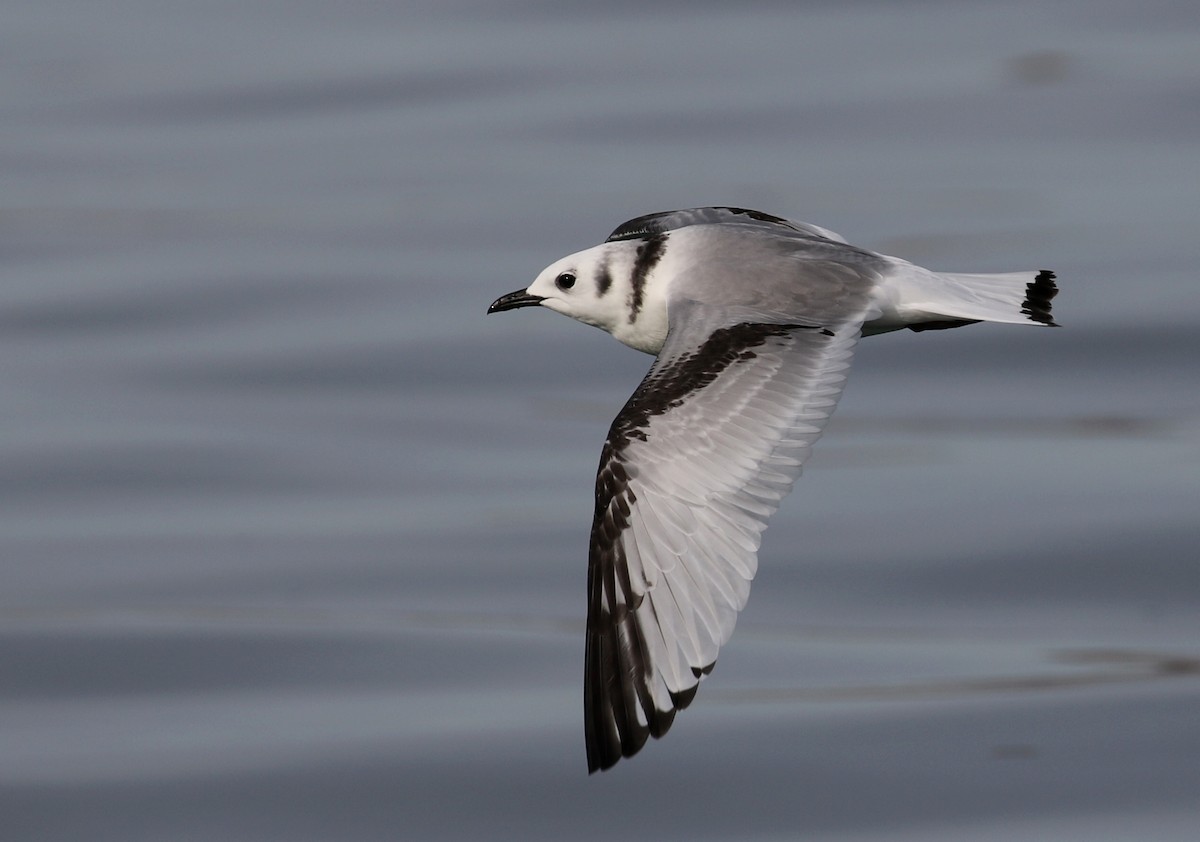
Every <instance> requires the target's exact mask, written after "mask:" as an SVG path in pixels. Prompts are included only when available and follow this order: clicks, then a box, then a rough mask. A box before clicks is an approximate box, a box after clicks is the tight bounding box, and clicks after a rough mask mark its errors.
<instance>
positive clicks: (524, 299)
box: [488, 289, 545, 313]
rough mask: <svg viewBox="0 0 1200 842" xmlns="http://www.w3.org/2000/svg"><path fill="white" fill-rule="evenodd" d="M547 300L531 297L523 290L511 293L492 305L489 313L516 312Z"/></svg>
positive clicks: (537, 296) (538, 296) (535, 296)
mask: <svg viewBox="0 0 1200 842" xmlns="http://www.w3.org/2000/svg"><path fill="white" fill-rule="evenodd" d="M544 300H545V299H543V298H542V296H540V295H530V294H529V293H527V292H526V291H525V290H523V289H519V290H517V291H516V292H510V293H509V294H508V295H502V296H500V297H499V298H497V299H496V300H495V301H493V302H492V303H491V306H489V307H488V312H489V313H499V312H500V311H501V310H515V309H517V308H518V307H533V306H534V305H536V304H541V303H542V301H544Z"/></svg>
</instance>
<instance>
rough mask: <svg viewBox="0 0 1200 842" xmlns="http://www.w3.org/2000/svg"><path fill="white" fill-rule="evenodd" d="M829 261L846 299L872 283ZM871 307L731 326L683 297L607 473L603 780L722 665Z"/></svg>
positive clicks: (659, 731)
mask: <svg viewBox="0 0 1200 842" xmlns="http://www.w3.org/2000/svg"><path fill="white" fill-rule="evenodd" d="M824 266H825V268H826V269H827V270H828V271H826V273H825V274H826V276H827V277H828V276H829V274H830V273H832V274H833V275H838V276H840V277H844V278H849V280H847V281H846V282H845V284H844V285H845V286H846V287H847V288H855V289H859V290H862V289H866V288H867V286H868V283H867V280H866V276H865V275H863V274H860V273H859V270H855V269H851V270H847V269H846V267H845V266H843V265H833V264H824ZM810 271H813V272H817V273H820V272H821V271H822V269H821V267H818V266H815V265H813V266H811V267H810ZM863 271H865V270H863ZM693 286H694V288H699V289H704V288H705V284H704V283H703V281H701V282H698V283H697V284H695V285H693ZM865 301H866V294H865V293H862V294H855V295H847V296H844V302H845V304H844V306H842V307H836V308H833V309H831V310H828V311H827V312H825V313H823V314H822V319H823V321H824V322H825V323H821V324H817V323H812V322H811V321H808V320H805V319H801V318H794V319H788V320H785V319H783V318H781V315H780V313H779V312H778V308H775V307H772V308H771V311H770V312H765V311H764V312H762V313H758V314H757V315H758V318H756V314H755V313H754V312H753V311H748V310H746V309H745V308H737V310H736V313H735V314H734V315H733V317H732V318H731V315H730V314H731V313H734V311H733V310H729V309H714V308H712V307H706V306H705V305H703V304H700V303H698V302H696V301H694V300H692V301H688V300H682V299H681V298H680V296H676V300H675V301H672V302H671V304H670V311H669V312H670V328H669V331H668V336H667V340H666V343H665V344H664V346H663V349H662V351H661V353H660V354H659V355H658V358H657V359H656V361H655V363H654V365H653V366H652V367H651V369H650V371H649V373H648V374H647V375H646V377H645V379H644V380H642V382H641V384H640V385H639V386H638V388H637V390H636V391H635V392H634V393H633V395H632V396H631V397H630V398H629V400H628V402H627V403H626V404H625V407H624V408H623V409H622V410H621V412H620V413H619V414H618V415H617V417H616V419H615V420H614V421H613V424H612V427H611V429H610V430H609V433H608V438H607V440H606V442H605V445H604V449H603V453H602V455H601V459H600V469H599V473H598V475H597V477H596V510H595V519H594V522H593V526H592V534H591V544H590V550H589V561H588V622H587V651H586V669H585V680H584V684H585V686H584V695H585V702H584V708H585V712H584V715H585V732H586V740H587V755H588V767H589V771H596V770H597V769H606V768H608V767H610V766H612V765H613V764H614V763H616V762H617V761H618V760H620V759H621V757H623V756H624V757H628V756H631V755H632V754H634V753H635V752H637V751H638V750H639V749H640V748H641V747H642V746H643V745H644V744H645V742H646V740H647V738H648V737H649V736H654V737H661V736H662V735H663V734H664V733H666V731H667V729H668V728H669V727H670V726H671V723H672V721H673V720H674V717H675V712H676V711H677V710H680V709H682V708H684V707H687V705H688V704H689V703H690V702H691V700H692V698H693V697H694V696H695V693H696V689H697V687H698V685H699V683H700V679H701V677H702V676H704V675H705V674H707V673H708V672H709V671H711V670H712V667H713V664H714V662H715V661H716V658H717V650H718V649H719V648H720V647H721V646H722V645H723V644H724V643H725V642H726V641H727V640H728V639H729V637H730V635H731V634H732V632H733V627H734V623H735V621H736V619H737V613H738V611H739V610H740V609H741V608H742V607H743V606H744V605H745V604H746V599H747V597H748V595H749V591H750V581H751V579H753V578H754V574H755V570H756V568H757V563H758V561H757V551H758V546H759V540H760V538H761V535H762V532H763V530H764V529H765V528H766V525H767V520H768V518H769V517H770V516H771V515H772V514H773V513H774V512H775V510H776V509H777V508H778V507H779V503H780V501H781V500H782V499H783V497H784V496H785V495H786V494H787V493H788V492H789V491H790V490H791V487H792V484H793V483H794V482H795V480H796V478H797V477H798V476H799V475H800V469H801V466H802V465H803V464H804V461H805V460H806V459H807V457H808V455H809V451H810V449H811V447H812V445H813V443H814V442H815V441H816V439H817V437H818V436H819V435H820V432H821V429H822V427H823V425H824V424H825V421H826V420H827V419H828V418H829V416H830V414H831V413H832V412H833V409H834V406H835V405H836V403H837V399H838V397H839V395H840V393H841V391H842V385H843V382H844V380H845V376H846V375H845V372H846V369H847V368H848V367H849V365H850V358H851V355H852V353H853V350H854V346H855V343H856V342H857V340H858V337H859V333H860V329H861V326H862V322H863V320H864V319H865V318H866V316H865V304H864V302H865Z"/></svg>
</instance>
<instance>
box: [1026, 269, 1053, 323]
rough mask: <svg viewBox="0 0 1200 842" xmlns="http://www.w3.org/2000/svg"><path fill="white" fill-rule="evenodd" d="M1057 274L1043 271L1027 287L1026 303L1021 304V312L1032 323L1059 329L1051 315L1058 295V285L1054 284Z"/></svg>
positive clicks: (1047, 270)
mask: <svg viewBox="0 0 1200 842" xmlns="http://www.w3.org/2000/svg"><path fill="white" fill-rule="evenodd" d="M1055 277H1056V276H1055V274H1054V273H1053V272H1051V271H1050V270H1049V269H1042V270H1041V271H1040V272H1038V273H1037V275H1036V276H1035V277H1034V279H1033V280H1032V281H1030V282H1029V284H1028V285H1027V286H1026V287H1025V301H1024V302H1023V303H1022V304H1021V312H1022V313H1024V314H1025V315H1026V316H1029V318H1030V320H1031V321H1035V322H1038V323H1040V324H1044V325H1047V326H1048V327H1058V323H1057V322H1055V321H1054V318H1053V316H1051V314H1050V303H1051V302H1052V301H1053V300H1054V296H1056V295H1058V284H1056V283H1054V279H1055Z"/></svg>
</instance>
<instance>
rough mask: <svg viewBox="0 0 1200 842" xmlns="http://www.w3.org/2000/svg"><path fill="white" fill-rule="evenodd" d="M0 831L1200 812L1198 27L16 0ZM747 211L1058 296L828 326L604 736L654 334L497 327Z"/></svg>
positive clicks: (941, 822) (253, 831) (1037, 19)
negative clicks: (803, 399) (727, 607)
mask: <svg viewBox="0 0 1200 842" xmlns="http://www.w3.org/2000/svg"><path fill="white" fill-rule="evenodd" d="M0 15H2V22H0V271H2V278H3V283H2V284H0V413H2V417H3V421H2V427H0V429H2V438H0V497H2V499H3V506H2V507H0V823H2V826H3V828H4V829H3V831H2V837H3V839H4V840H6V842H7V840H76V839H87V840H91V842H102V841H103V840H114V842H115V841H116V840H120V842H129V841H130V840H210V839H211V840H391V839H488V838H514V839H555V840H561V839H598V838H604V839H612V838H625V839H681V840H682V839H688V840H694V839H738V840H747V839H764V840H765V839H800V838H803V839H862V840H867V839H885V838H886V839H902V840H904V839H912V840H940V839H945V840H964V839H972V840H993V839H994V840H1013V839H1088V840H1100V839H1131V838H1153V839H1159V840H1161V839H1180V840H1183V839H1188V840H1191V839H1195V838H1197V833H1198V830H1197V828H1198V827H1200V671H1198V670H1200V668H1198V666H1197V664H1198V663H1200V662H1198V660H1197V659H1200V563H1198V561H1197V554H1198V550H1197V546H1198V545H1200V526H1198V519H1200V516H1198V509H1200V504H1198V501H1200V446H1198V445H1200V374H1198V372H1197V364H1198V363H1200V353H1198V352H1200V339H1198V338H1197V335H1196V329H1195V328H1196V324H1197V322H1198V320H1200V292H1198V288H1197V266H1200V237H1197V218H1198V210H1200V198H1198V197H1200V169H1198V161H1200V49H1198V48H1197V44H1198V43H1200V9H1198V8H1197V7H1196V5H1195V4H1192V3H1175V2H1154V0H1150V1H1149V2H1146V0H1139V1H1138V2H1132V0H1128V2H1094V1H1093V0H1074V1H1073V2H1042V0H1037V2H1015V3H982V2H974V3H964V2H948V0H946V2H938V0H930V2H896V3H866V2H863V3H831V2H830V3H826V2H808V3H772V2H746V3H740V4H729V3H689V4H684V3H659V4H643V3H616V4H608V5H604V6H601V5H600V4H582V3H581V4H574V5H572V4H569V3H547V2H535V0H527V2H513V3H496V4H493V3H484V2H445V0H438V2H432V0H431V1H430V2H425V3H420V2H406V3H396V4H386V3H378V2H357V0H351V2H344V3H338V4H331V3H324V2H315V0H293V2H286V3H285V2H252V3H247V2H244V0H238V2H233V0H229V2H218V1H216V0H211V1H208V2H179V1H178V0H169V1H165V0H153V2H151V0H128V2H82V1H81V0H76V2H66V1H65V0H63V1H60V0H39V2H36V3H34V2H24V1H23V0H12V2H8V3H6V4H4V8H3V10H2V11H0ZM718 203H719V204H737V205H744V206H749V207H755V208H760V209H762V210H766V211H769V212H772V213H778V214H783V215H785V216H790V217H793V218H796V219H803V220H809V221H812V222H815V223H818V224H820V225H825V226H828V227H830V228H832V229H834V230H836V231H839V232H841V233H843V234H844V235H846V236H847V237H848V238H849V239H851V241H853V242H856V243H859V244H862V245H865V246H869V247H873V248H876V249H879V250H883V251H887V252H890V253H895V254H900V255H902V256H904V257H907V258H910V259H912V260H914V261H917V262H920V263H923V264H926V265H929V266H932V267H935V268H943V269H948V270H950V269H956V270H961V271H1004V270H1015V269H1027V268H1039V267H1050V268H1053V269H1055V270H1057V271H1058V273H1059V277H1060V282H1061V286H1062V289H1063V292H1062V294H1061V296H1060V297H1059V300H1058V302H1057V312H1058V313H1059V314H1060V320H1061V321H1062V323H1063V324H1064V327H1063V328H1061V329H1059V330H1034V329H1022V328H1011V327H1010V328H1006V327H1000V326H979V327H974V328H970V329H965V330H960V331H950V332H944V333H940V334H924V335H920V336H918V335H903V336H901V335H892V336H885V337H880V338H878V339H872V340H869V341H867V342H865V343H864V345H863V346H862V347H861V349H860V353H859V356H858V359H857V362H856V366H855V371H854V373H853V376H852V377H851V380H850V387H849V391H848V393H847V394H846V397H845V399H844V402H843V404H842V407H841V409H840V410H839V413H838V416H837V417H836V418H835V419H834V423H833V424H832V425H831V426H830V429H829V430H828V433H827V436H826V438H825V439H824V440H823V441H822V443H821V444H820V445H819V446H818V449H817V454H816V457H815V458H814V460H813V462H812V463H811V466H810V468H809V469H808V470H807V471H806V473H805V476H804V478H803V480H802V481H801V482H800V484H799V485H798V487H797V490H796V492H795V494H794V495H793V496H792V497H791V498H790V499H789V500H788V502H787V504H786V505H785V506H784V509H783V511H782V512H781V513H780V515H779V516H778V518H777V519H776V521H775V523H774V525H773V526H772V529H771V530H770V531H769V532H768V534H767V538H766V542H765V545H764V547H763V551H762V565H761V575H760V577H759V580H758V582H757V583H756V587H755V590H754V593H753V596H752V599H751V601H750V605H749V607H748V609H747V610H746V612H744V614H743V617H742V620H741V623H740V626H739V629H738V633H737V635H736V636H735V637H734V640H733V642H732V643H731V644H730V645H729V646H728V647H727V648H726V650H725V651H724V652H723V653H722V657H721V661H720V664H719V666H718V668H717V669H716V671H715V673H714V674H713V676H712V677H711V679H709V680H708V681H706V682H705V684H704V687H703V688H702V689H701V692H700V695H699V697H698V699H697V702H696V704H695V705H694V706H693V708H691V709H690V710H688V711H687V712H686V713H685V714H683V715H681V716H680V718H679V719H678V720H677V722H676V725H675V728H674V729H673V731H672V733H671V734H670V735H669V737H668V738H667V739H665V740H663V741H662V742H660V743H655V744H653V745H651V746H649V747H648V748H647V749H646V750H645V751H644V753H643V754H642V755H640V756H639V757H638V758H636V759H635V760H634V761H632V762H628V763H622V764H621V765H620V766H619V767H617V768H616V769H615V770H613V771H612V772H610V773H607V774H604V775H602V776H594V777H592V778H588V777H587V776H586V775H585V773H584V769H585V767H584V757H583V739H582V725H581V719H582V714H581V698H580V685H581V671H582V654H583V641H582V628H583V620H584V614H585V603H584V572H585V567H586V557H585V548H586V535H587V529H588V526H589V522H590V505H591V503H590V497H591V481H592V476H593V471H594V469H595V464H596V460H597V458H598V453H599V445H600V442H601V440H602V438H603V435H604V432H605V430H606V428H607V424H608V421H609V419H610V418H611V417H612V415H613V414H614V413H615V412H616V410H617V409H618V408H619V407H620V405H621V404H622V403H623V402H624V400H625V398H626V396H627V395H628V393H629V392H630V391H632V389H633V387H634V385H635V384H636V383H637V381H638V380H639V379H640V377H641V375H642V373H643V372H644V371H645V369H646V367H647V366H648V363H649V359H648V358H647V357H644V356H643V355H640V354H637V353H636V352H633V351H630V350H629V349H626V348H624V347H622V346H620V345H618V344H617V343H615V342H613V341H612V340H611V339H610V338H608V337H606V336H604V335H603V334H601V333H600V332H599V331H594V330H590V329H588V328H584V327H582V326H580V325H578V324H575V323H573V322H570V321H569V320H567V319H564V318H562V317H560V316H556V315H553V314H550V313H546V312H531V311H522V312H519V313H512V314H505V315H504V316H493V317H489V318H485V317H484V309H485V307H486V305H487V304H488V302H490V301H491V300H492V299H493V298H494V297H495V296H497V295H499V294H500V293H504V292H508V291H510V290H513V289H516V288H518V287H522V286H524V285H525V284H527V283H528V282H529V280H531V279H532V277H533V276H534V274H535V273H536V272H537V271H538V270H540V269H541V268H542V267H543V266H544V265H545V264H547V263H549V262H550V261H552V260H554V259H556V258H558V257H560V256H561V255H563V254H566V253H568V252H571V251H575V250H577V249H580V248H583V247H587V246H590V245H592V244H594V243H595V242H597V241H598V240H599V239H601V238H603V236H604V235H605V234H606V233H607V232H608V230H610V229H611V228H612V227H613V226H615V225H616V224H617V223H619V222H621V221H622V220H624V219H626V218H628V217H631V216H635V215H638V214H641V213H644V212H648V211H653V210H661V209H669V208H674V207H683V206H691V205H700V204H718Z"/></svg>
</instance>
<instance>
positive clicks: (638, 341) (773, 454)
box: [488, 207, 1058, 772]
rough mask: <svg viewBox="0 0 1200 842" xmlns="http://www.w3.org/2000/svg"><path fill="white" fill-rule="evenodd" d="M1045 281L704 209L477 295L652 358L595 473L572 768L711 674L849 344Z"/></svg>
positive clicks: (1036, 316)
mask: <svg viewBox="0 0 1200 842" xmlns="http://www.w3.org/2000/svg"><path fill="white" fill-rule="evenodd" d="M1054 278H1055V276H1054V273H1053V272H1050V271H1048V270H1045V269H1043V270H1040V271H1028V272H1012V273H1008V274H994V275H978V274H946V273H940V272H932V271H930V270H928V269H923V268H921V267H920V266H916V265H914V264H912V263H909V262H907V261H905V260H901V259H899V258H896V257H889V256H887V255H882V254H876V253H875V252H872V251H868V250H866V249H863V248H859V247H857V246H853V245H850V244H849V243H847V242H846V241H845V240H844V239H843V238H842V237H840V236H838V235H837V234H835V233H833V232H832V231H828V230H826V229H824V228H819V227H817V226H815V225H809V224H806V223H802V222H790V221H788V220H786V219H782V218H780V217H778V216H772V215H770V214H766V213H762V212H760V211H753V210H746V209H744V208H731V207H709V208H691V209H687V210H677V211H667V212H664V213H653V214H649V215H646V216H640V217H637V218H636V219H632V220H630V221H629V222H626V223H624V224H623V225H620V226H619V227H618V228H617V229H616V230H615V231H613V232H612V234H610V235H609V236H608V238H607V239H606V240H605V241H604V242H603V243H602V244H600V245H598V246H595V247H593V248H590V249H587V250H585V251H581V252H578V253H576V254H572V255H570V256H568V257H564V258H562V259H561V260H559V261H557V262H555V263H553V264H551V265H550V266H549V267H547V268H546V269H545V270H543V271H542V272H541V274H539V275H538V277H537V279H536V280H535V281H534V282H533V283H532V284H531V285H530V286H529V287H528V288H527V289H523V290H518V291H516V292H512V293H509V294H508V295H502V296H500V297H499V298H497V299H496V300H495V301H494V302H492V304H491V306H490V307H488V312H489V313H496V312H500V311H502V310H512V309H515V308H518V307H529V306H533V305H541V306H542V307H547V308H549V309H551V310H555V311H557V312H559V313H562V314H564V315H567V316H570V317H571V318H573V319H576V320H578V321H581V322H584V323H585V324H589V325H594V326H596V327H599V328H601V329H603V330H605V331H607V332H608V333H610V334H612V335H613V337H614V338H616V339H617V340H618V341H620V342H623V343H625V344H626V345H628V346H630V347H632V348H636V349H637V350H639V351H644V352H646V353H647V354H654V355H656V359H655V361H654V364H653V365H652V366H651V367H650V371H649V373H647V374H646V377H645V378H644V379H643V380H642V382H641V384H640V385H639V386H638V387H637V389H636V390H635V391H634V393H633V395H632V396H631V397H630V398H629V400H628V401H627V402H626V404H625V406H624V408H622V409H621V411H620V412H619V413H618V414H617V417H616V418H615V419H614V420H613V422H612V426H611V428H610V429H609V432H608V438H607V439H606V441H605V442H604V447H603V449H602V451H601V457H600V468H599V471H598V473H597V476H596V507H595V513H594V520H593V523H592V533H591V541H590V545H589V552H588V617H587V644H586V654H585V662H586V664H585V671H584V722H585V726H584V731H585V739H586V744H587V762H588V771H589V772H595V771H596V770H598V769H607V768H609V767H611V766H613V765H614V764H615V763H616V762H617V761H618V760H620V759H621V758H622V757H630V756H632V755H633V754H635V753H637V752H638V751H639V750H640V749H641V748H642V746H643V745H645V743H646V741H647V739H648V738H649V737H661V736H663V734H665V733H666V732H667V729H668V728H670V727H671V723H672V722H673V720H674V718H675V713H676V711H679V710H682V709H683V708H685V707H687V706H688V705H689V704H690V703H691V701H692V699H693V698H694V697H695V695H696V690H697V688H698V687H699V684H700V681H701V679H703V678H704V676H705V675H707V674H708V673H709V672H711V671H712V668H713V665H714V663H715V662H716V659H717V651H718V650H719V649H720V648H721V646H722V645H723V644H724V643H725V642H726V641H728V640H729V637H730V635H731V634H732V633H733V627H734V623H735V622H736V620H737V615H738V612H739V611H740V610H741V609H742V607H743V606H745V604H746V599H747V597H748V595H749V592H750V581H751V580H752V579H753V578H754V574H755V571H756V569H757V566H758V557H757V554H758V547H759V541H760V539H761V537H762V533H763V530H765V529H766V526H767V521H768V519H769V518H770V517H771V515H772V514H774V513H775V511H776V509H778V508H779V503H780V501H781V500H782V499H783V497H784V496H785V495H786V494H787V493H788V492H789V491H790V490H791V488H792V484H793V483H794V482H795V481H796V479H797V477H798V476H799V475H800V469H801V467H802V466H803V464H804V462H805V460H806V459H807V458H808V455H809V452H810V451H811V449H812V446H813V443H814V442H815V441H816V440H817V437H818V436H819V435H820V433H821V429H822V427H823V426H824V424H825V422H826V421H827V420H828V419H829V416H830V415H831V414H832V412H833V410H834V407H835V405H836V404H837V400H838V397H839V395H840V394H841V391H842V386H843V383H844V382H845V379H846V370H847V369H848V368H849V366H850V358H851V355H852V353H853V351H854V346H855V344H856V343H857V342H858V339H859V337H860V336H871V335H873V334H877V333H886V332H888V331H894V330H899V329H901V328H908V329H910V330H914V331H923V330H940V329H945V328H955V327H961V326H963V325H969V324H974V323H976V322H982V321H987V322H1003V323H1008V324H1030V325H1051V326H1053V325H1054V324H1055V323H1054V321H1053V320H1052V318H1051V314H1050V305H1051V300H1052V299H1053V298H1054V296H1055V295H1056V294H1057V292H1058V288H1057V287H1056V286H1055V282H1054Z"/></svg>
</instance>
